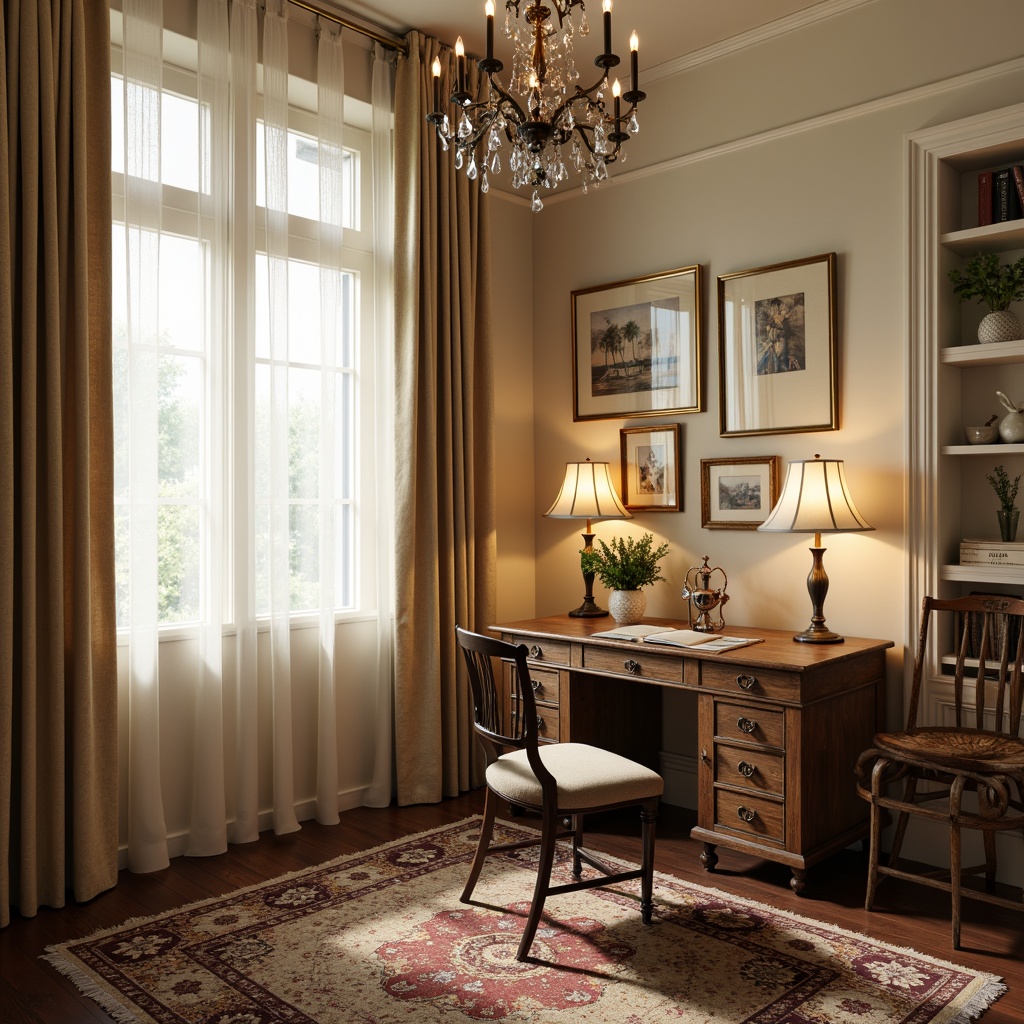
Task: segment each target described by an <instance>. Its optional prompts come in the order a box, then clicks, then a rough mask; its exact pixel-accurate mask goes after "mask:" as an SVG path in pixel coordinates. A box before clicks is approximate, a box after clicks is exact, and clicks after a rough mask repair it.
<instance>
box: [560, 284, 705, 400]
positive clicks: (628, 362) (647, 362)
mask: <svg viewBox="0 0 1024 1024" xmlns="http://www.w3.org/2000/svg"><path fill="white" fill-rule="evenodd" d="M702 294H703V292H702V285H701V268H700V267H699V266H692V267H681V268H680V269H678V270H667V271H665V272H664V273H661V274H650V275H648V276H647V277H634V278H631V279H630V280H628V281H615V282H613V283H612V284H602V285H598V286H597V287H594V288H581V289H579V290H578V291H574V292H573V293H572V338H573V342H572V345H573V348H572V352H573V407H572V408H573V419H574V420H594V419H609V418H619V417H624V416H664V415H667V414H675V413H686V412H701V411H702V410H703V404H702V394H701V348H702V346H703V341H702V338H703V327H702V323H701V296H702Z"/></svg>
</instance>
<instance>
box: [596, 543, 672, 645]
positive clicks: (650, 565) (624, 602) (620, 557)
mask: <svg viewBox="0 0 1024 1024" xmlns="http://www.w3.org/2000/svg"><path fill="white" fill-rule="evenodd" d="M597 543H598V545H599V548H589V549H586V548H585V549H584V550H582V551H581V552H580V568H581V569H582V570H583V572H584V573H588V572H592V573H593V574H594V575H595V576H596V577H597V578H598V579H599V580H600V581H601V583H602V584H604V586H606V587H607V588H608V589H609V590H610V591H611V594H610V595H609V597H608V610H609V611H610V612H611V613H612V616H613V617H614V619H615V621H616V622H617V623H618V624H619V625H620V626H625V625H629V624H631V623H634V622H639V621H640V620H641V619H642V618H643V615H644V611H645V610H646V608H647V596H646V595H645V594H644V592H643V588H644V587H649V586H651V584H653V583H657V582H658V581H659V580H664V579H665V577H664V576H662V575H661V571H660V566H659V563H660V562H661V560H662V559H663V558H664V557H665V555H667V554H668V544H661V545H659V546H658V547H657V548H656V547H654V534H652V533H645V534H644V535H643V536H642V537H641V538H640V539H639V540H634V538H632V537H626V538H622V537H612V541H611V544H605V542H604V541H603V540H601V539H600V537H599V538H598V539H597Z"/></svg>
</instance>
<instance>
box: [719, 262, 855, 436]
mask: <svg viewBox="0 0 1024 1024" xmlns="http://www.w3.org/2000/svg"><path fill="white" fill-rule="evenodd" d="M835 282H836V254H835V253H834V252H830V253H824V254H823V255H821V256H811V257H809V258H808V259H804V260H792V261H791V262H789V263H777V264H775V265H774V266H771V267H758V268H757V269H755V270H742V271H738V272H737V273H734V274H724V275H723V276H721V277H719V278H718V338H719V348H718V361H719V390H720V395H719V397H720V402H719V405H720V410H719V414H720V417H721V434H722V436H723V437H730V436H734V437H738V436H742V435H745V434H793V433H803V432H809V431H815V430H838V429H839V408H838V404H839V403H838V397H837V388H836V308H835V307H836V302H835V296H836V283H835Z"/></svg>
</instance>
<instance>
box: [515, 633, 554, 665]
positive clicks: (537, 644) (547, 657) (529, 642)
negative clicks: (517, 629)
mask: <svg viewBox="0 0 1024 1024" xmlns="http://www.w3.org/2000/svg"><path fill="white" fill-rule="evenodd" d="M505 639H506V640H509V641H510V642H511V643H514V644H526V650H527V652H528V657H529V659H530V661H541V662H546V663H548V664H551V665H568V664H569V644H568V642H567V641H564V640H548V639H547V638H546V637H545V638H541V637H535V636H518V635H516V634H515V633H510V634H507V635H506V636H505Z"/></svg>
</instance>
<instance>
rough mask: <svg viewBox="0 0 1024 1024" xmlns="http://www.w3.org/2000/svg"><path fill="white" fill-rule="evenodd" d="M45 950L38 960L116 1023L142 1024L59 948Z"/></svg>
mask: <svg viewBox="0 0 1024 1024" xmlns="http://www.w3.org/2000/svg"><path fill="white" fill-rule="evenodd" d="M46 948H47V953H46V955H44V956H41V957H40V958H39V959H40V960H45V961H46V962H47V963H48V964H49V965H50V966H51V967H52V968H53V969H54V970H55V971H57V973H58V974H63V975H64V977H65V978H67V979H68V980H69V981H70V982H71V983H72V984H73V985H74V986H75V987H76V988H77V989H78V991H79V992H81V993H82V995H83V996H85V997H86V998H88V999H91V1000H92V1001H93V1002H94V1003H97V1004H98V1005H99V1006H100V1008H101V1009H103V1010H105V1011H106V1012H107V1013H109V1014H110V1016H111V1017H113V1018H114V1020H116V1021H118V1024H143V1018H141V1017H139V1016H137V1015H136V1014H134V1013H132V1011H131V1010H129V1009H128V1008H127V1007H126V1006H125V1005H124V1003H122V1002H121V1001H120V1000H119V999H118V998H117V997H116V996H114V995H112V994H111V993H110V992H108V991H107V990H106V989H104V988H102V987H101V986H100V985H98V984H97V983H96V982H95V981H93V980H92V978H91V977H90V976H89V974H88V972H87V971H84V970H83V969H82V968H80V967H76V966H75V965H74V964H73V963H71V962H70V961H69V960H66V959H65V958H64V954H63V953H61V952H60V951H59V947H57V946H47V947H46ZM51 951H52V952H51ZM146 1020H152V1018H151V1017H149V1016H148V1015H147V1017H146Z"/></svg>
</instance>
